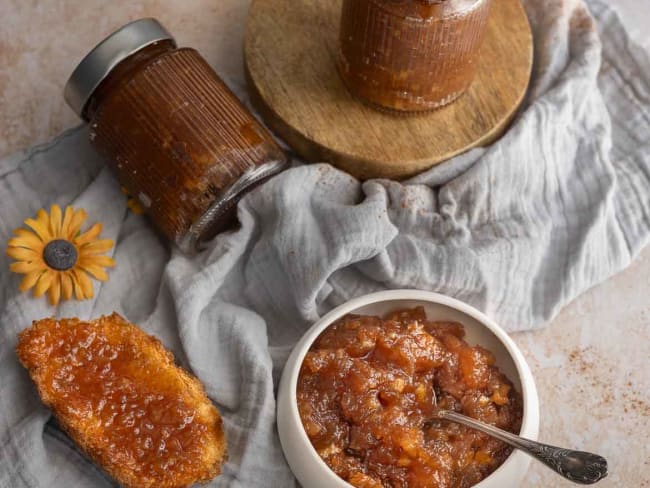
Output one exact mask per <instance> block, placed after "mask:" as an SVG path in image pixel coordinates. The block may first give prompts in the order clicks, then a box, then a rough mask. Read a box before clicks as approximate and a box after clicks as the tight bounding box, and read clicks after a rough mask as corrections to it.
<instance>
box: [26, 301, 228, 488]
mask: <svg viewBox="0 0 650 488" xmlns="http://www.w3.org/2000/svg"><path fill="white" fill-rule="evenodd" d="M16 351H17V353H18V357H19V359H20V362H21V363H22V364H23V366H25V368H27V370H28V371H29V374H30V376H31V378H32V380H33V381H34V383H36V387H37V389H38V393H39V395H40V397H41V399H42V400H43V403H44V404H45V405H47V406H48V407H49V408H50V409H51V410H52V412H53V413H54V415H55V416H56V418H57V419H58V421H59V424H60V425H61V426H62V428H63V429H64V430H65V431H66V432H67V433H68V435H69V436H70V437H71V438H72V439H73V440H74V441H75V442H76V443H77V444H78V445H79V447H81V449H82V450H83V451H84V452H85V453H86V454H87V455H88V456H89V457H90V458H91V459H92V460H93V461H95V462H96V463H97V464H99V465H100V466H101V467H102V468H103V469H104V470H105V471H106V472H107V473H109V474H110V475H111V476H113V477H114V478H115V479H116V480H117V481H118V482H120V483H121V484H122V485H123V486H125V487H127V488H149V487H156V488H180V487H187V486H190V485H192V484H194V483H196V482H203V481H208V480H210V479H212V478H214V477H215V476H217V475H218V474H219V473H220V470H221V465H222V464H223V462H224V460H225V458H226V441H225V436H224V433H223V430H222V426H221V417H220V416H219V412H218V411H217V409H216V408H215V407H214V405H213V404H212V403H211V402H210V400H209V399H208V397H207V396H206V393H205V389H204V388H203V385H202V384H201V383H200V382H199V380H198V379H196V378H195V377H194V376H192V375H190V374H188V373H187V372H186V371H184V370H183V369H181V368H179V367H178V366H176V365H175V364H174V357H173V355H172V354H171V353H170V352H169V351H168V350H167V349H165V347H164V346H163V345H162V343H161V342H160V341H159V340H158V339H156V338H154V337H152V336H150V335H147V334H146V333H144V332H143V331H142V330H141V329H139V328H138V327H137V326H135V325H133V324H131V323H130V322H128V321H126V320H125V319H123V318H122V317H121V316H119V315H118V314H112V315H110V316H106V317H101V318H99V319H96V320H93V321H90V322H84V321H81V320H78V319H62V320H56V319H43V320H39V321H36V322H34V323H33V324H32V326H31V327H30V328H28V329H26V330H24V331H22V332H21V333H20V336H19V343H18V347H17V349H16Z"/></svg>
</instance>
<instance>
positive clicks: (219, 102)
mask: <svg viewBox="0 0 650 488" xmlns="http://www.w3.org/2000/svg"><path fill="white" fill-rule="evenodd" d="M65 96H66V100H67V102H68V104H69V105H70V106H71V107H72V108H73V109H75V111H77V113H78V114H79V115H80V116H81V117H82V118H84V119H85V120H86V121H88V122H89V123H90V139H91V142H92V144H93V145H94V147H96V148H97V149H98V151H99V152H100V153H101V154H103V155H104V156H105V157H106V158H107V161H108V162H109V164H110V165H111V166H112V168H113V169H114V171H115V173H116V175H117V177H118V179H119V180H120V183H121V184H122V185H123V186H124V187H126V189H127V190H128V192H129V193H130V194H131V195H132V196H134V197H135V198H137V199H138V200H139V201H140V203H141V204H142V206H143V208H144V209H145V212H146V213H147V214H148V216H149V217H150V218H151V220H152V221H153V222H154V224H155V225H156V226H157V227H158V229H159V230H160V231H161V232H162V233H163V234H164V235H166V236H167V237H168V238H169V239H171V240H172V241H174V242H176V243H177V244H179V245H180V246H181V248H182V249H184V250H186V251H192V250H194V249H195V248H196V247H197V246H198V245H199V244H200V243H201V242H203V241H205V240H207V239H209V238H210V237H213V236H214V235H215V234H216V233H217V232H218V231H220V230H222V229H223V228H224V227H225V226H227V225H228V223H229V222H231V220H232V213H233V210H234V208H235V206H236V202H237V201H238V199H239V198H240V197H241V195H242V194H243V193H244V192H246V191H247V190H249V189H250V188H252V187H253V186H254V185H256V184H259V183H260V182H262V181H264V180H265V179H267V178H269V177H270V176H272V175H274V174H276V173H277V172H279V171H281V170H282V169H283V168H284V167H285V166H286V163H287V160H286V157H285V155H284V154H283V152H282V150H281V149H280V148H279V146H278V145H277V144H276V143H275V141H274V140H273V138H272V137H271V135H270V134H269V133H268V132H267V131H266V130H265V129H264V128H263V127H262V126H261V125H260V124H259V123H258V122H257V121H256V120H255V118H254V117H253V116H252V115H251V114H250V113H249V111H248V110H246V108H245V107H244V106H243V105H242V104H241V102H240V101H239V100H238V99H237V97H236V96H235V95H234V94H233V93H232V92H231V91H230V90H229V89H228V87H227V86H226V85H225V84H224V82H223V81H222V80H221V79H220V78H219V77H218V76H217V74H216V73H215V72H214V71H213V69H212V68H211V67H210V66H209V65H208V63H207V62H206V61H205V60H204V59H203V58H202V57H201V55H200V54H199V53H198V52H197V51H195V50H194V49H190V48H177V47H176V43H175V41H174V39H173V38H172V36H171V35H170V34H169V33H168V32H167V31H166V30H165V29H164V28H163V27H162V26H161V25H160V24H159V23H158V22H157V21H155V20H154V19H142V20H139V21H135V22H132V23H130V24H127V25H126V26H124V27H122V28H121V29H120V30H118V31H116V32H115V33H113V34H112V35H111V36H109V37H108V38H106V39H105V40H104V41H103V42H102V43H100V44H99V45H98V46H97V47H96V48H95V49H93V51H91V52H90V54H88V55H87V56H86V58H84V60H83V61H82V62H81V63H80V64H79V66H78V67H77V69H76V70H75V71H74V73H73V74H72V76H71V78H70V80H69V81H68V84H67V85H66V92H65Z"/></svg>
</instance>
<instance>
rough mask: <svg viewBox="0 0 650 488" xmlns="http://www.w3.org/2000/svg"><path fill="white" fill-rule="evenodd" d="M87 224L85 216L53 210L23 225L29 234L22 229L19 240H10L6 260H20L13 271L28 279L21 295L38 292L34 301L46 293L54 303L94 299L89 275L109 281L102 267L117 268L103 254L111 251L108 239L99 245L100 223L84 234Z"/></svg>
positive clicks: (80, 213) (43, 212)
mask: <svg viewBox="0 0 650 488" xmlns="http://www.w3.org/2000/svg"><path fill="white" fill-rule="evenodd" d="M85 220H86V211H85V210H83V209H79V210H76V211H75V210H74V209H73V208H72V207H66V209H65V212H61V207H59V206H58V205H52V207H51V209H50V214H49V215H48V213H47V212H46V211H45V210H43V209H40V210H39V211H38V213H37V215H36V218H35V219H27V220H25V225H27V226H28V227H30V228H31V230H28V229H24V228H20V229H16V230H15V231H14V234H15V235H16V237H13V238H11V239H9V243H8V247H7V255H8V256H9V257H11V258H13V259H15V260H16V262H14V263H12V264H11V267H10V269H11V271H13V272H14V273H20V274H23V275H25V277H24V278H23V280H22V281H21V283H20V287H19V288H20V290H21V291H23V292H24V291H27V290H29V289H30V288H34V296H35V297H40V296H42V295H43V294H44V293H46V292H47V294H48V296H49V299H50V303H51V304H52V305H57V304H58V303H59V300H61V299H63V300H69V299H70V298H72V296H73V294H74V296H75V297H76V299H77V300H84V299H86V298H92V297H93V283H92V281H91V280H90V278H89V277H88V275H90V276H92V277H94V278H96V279H98V280H100V281H106V280H107V279H108V275H107V274H106V271H105V269H104V268H110V267H113V266H115V262H114V261H113V260H112V259H111V258H109V257H108V256H104V255H102V254H103V253H105V252H106V251H108V250H110V249H111V248H112V247H113V241H111V240H109V239H102V240H99V239H97V237H99V234H100V233H101V231H102V224H100V223H97V224H95V225H93V226H92V227H91V228H90V229H88V230H87V231H86V232H84V233H81V232H80V229H81V226H82V224H83V223H84V221H85Z"/></svg>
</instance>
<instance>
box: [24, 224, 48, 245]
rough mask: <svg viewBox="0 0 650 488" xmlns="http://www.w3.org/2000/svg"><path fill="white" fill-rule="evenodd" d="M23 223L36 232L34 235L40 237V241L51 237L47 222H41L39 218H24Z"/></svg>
mask: <svg viewBox="0 0 650 488" xmlns="http://www.w3.org/2000/svg"><path fill="white" fill-rule="evenodd" d="M25 225H28V226H29V227H31V228H32V229H34V232H36V235H38V237H40V239H41V241H43V242H48V241H50V240H51V239H52V236H51V235H50V230H49V228H48V225H47V222H42V221H41V220H40V219H37V220H34V219H26V220H25Z"/></svg>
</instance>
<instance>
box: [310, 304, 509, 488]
mask: <svg viewBox="0 0 650 488" xmlns="http://www.w3.org/2000/svg"><path fill="white" fill-rule="evenodd" d="M464 335H465V332H464V328H463V326H462V325H461V324H459V323H456V322H436V321H431V320H429V319H427V316H426V314H425V311H424V309H423V308H421V307H418V308H414V309H409V310H399V311H396V312H393V313H390V314H389V315H387V316H386V317H385V318H383V319H382V318H380V317H372V316H358V315H348V316H345V317H343V318H341V319H340V320H338V321H337V322H335V323H334V324H332V325H331V326H330V327H328V328H327V329H326V330H325V331H324V332H323V333H322V334H321V335H320V336H319V337H318V339H317V340H316V341H315V342H314V344H313V345H312V347H311V349H310V351H309V352H308V353H307V355H306V356H305V359H304V362H303V364H302V367H301V370H300V376H299V379H298V385H297V396H298V398H297V400H298V409H299V412H300V417H301V419H302V423H303V426H304V428H305V431H306V433H307V435H308V436H309V439H310V440H311V443H312V444H313V446H314V448H315V449H316V451H317V452H318V454H319V455H320V456H321V458H322V459H323V460H324V461H325V462H326V463H327V465H328V466H329V467H330V468H331V469H332V470H333V471H334V472H335V473H336V474H337V475H338V476H340V477H341V478H343V479H344V480H346V481H347V482H348V483H350V484H352V485H354V486H356V487H359V488H370V487H372V488H385V487H395V488H397V487H399V488H406V487H430V488H467V487H470V486H473V485H474V484H476V483H478V482H479V481H481V480H482V479H484V478H485V477H487V476H488V475H489V474H490V473H492V472H493V471H494V470H495V469H496V468H497V467H498V466H499V465H501V464H502V463H503V462H504V461H505V459H506V458H507V457H508V456H509V454H510V452H511V448H509V447H508V446H506V445H505V444H504V443H502V442H501V441H498V440H496V439H493V438H491V437H489V436H487V435H486V434H483V433H481V432H478V431H476V430H473V429H470V428H467V427H464V426H462V425H459V424H455V423H452V422H447V421H444V420H439V419H437V418H436V409H437V408H440V409H446V410H455V411H457V412H460V413H463V414H465V415H468V416H470V417H473V418H475V419H478V420H481V421H483V422H487V423H489V424H493V425H496V426H497V427H500V428H502V429H505V430H508V431H511V432H515V433H517V432H519V429H520V427H521V417H522V399H521V396H520V395H519V393H517V391H516V390H515V389H514V388H513V385H512V383H511V382H510V381H509V380H508V379H507V378H506V377H505V375H504V374H503V373H502V372H501V371H499V369H498V368H497V367H496V366H495V358H494V356H493V354H492V353H491V352H490V351H487V350H486V349H484V348H482V347H481V346H470V345H468V344H467V343H466V342H465V341H464V340H463V337H464ZM434 395H435V398H434ZM436 400H437V406H436Z"/></svg>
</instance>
